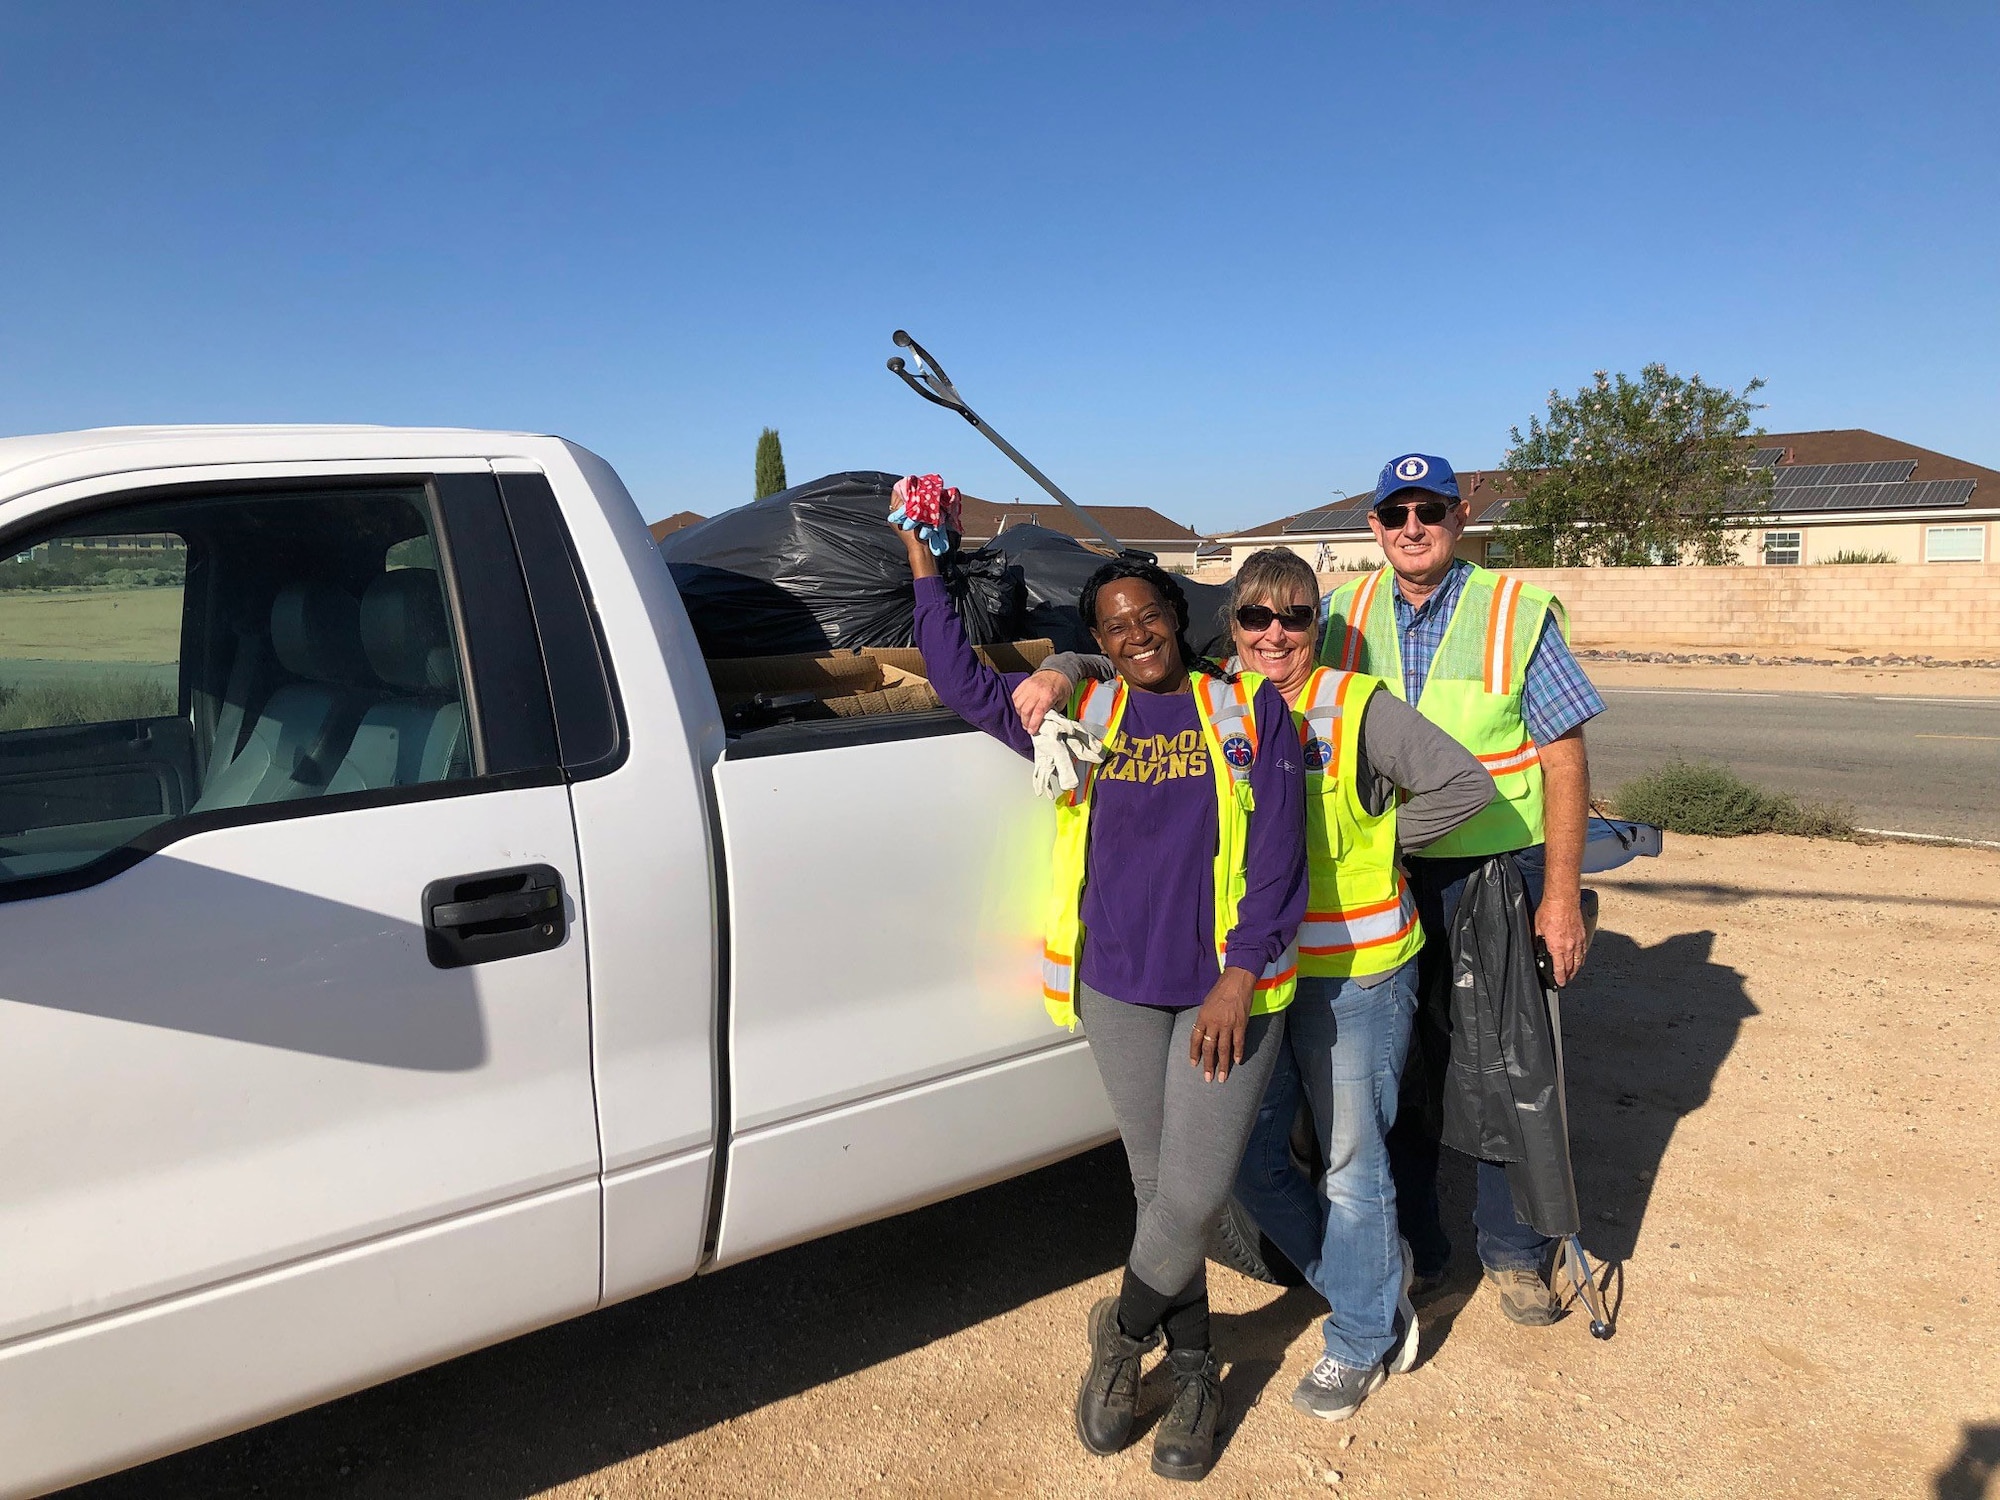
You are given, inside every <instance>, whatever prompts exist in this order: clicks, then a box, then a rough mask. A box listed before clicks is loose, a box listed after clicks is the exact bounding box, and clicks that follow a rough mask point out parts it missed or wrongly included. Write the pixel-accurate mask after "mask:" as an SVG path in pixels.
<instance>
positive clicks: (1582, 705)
mask: <svg viewBox="0 0 2000 1500" xmlns="http://www.w3.org/2000/svg"><path fill="white" fill-rule="evenodd" d="M1471 572H1472V564H1471V563H1469V562H1466V561H1465V560H1464V559H1463V558H1460V559H1458V560H1457V561H1455V562H1453V563H1452V565H1451V571H1450V572H1449V573H1447V574H1446V575H1445V579H1444V582H1443V583H1441V584H1439V585H1438V586H1437V588H1436V590H1435V591H1433V593H1432V594H1431V596H1430V598H1428V599H1426V600H1424V602H1423V604H1422V606H1421V607H1419V608H1412V607H1411V606H1410V604H1409V602H1408V601H1407V600H1406V599H1404V598H1403V592H1402V590H1401V589H1398V588H1394V587H1392V588H1391V589H1390V590H1389V594H1390V597H1391V598H1393V599H1394V600H1395V601H1396V629H1397V631H1398V632H1399V634H1400V636H1401V639H1402V647H1403V697H1404V701H1406V702H1408V703H1415V702H1416V701H1417V700H1418V699H1419V698H1421V697H1423V695H1424V682H1425V680H1426V679H1427V678H1429V676H1430V672H1431V662H1432V660H1433V659H1434V658H1435V657H1436V656H1437V649H1438V647H1439V646H1440V645H1441V644H1442V643H1443V641H1444V632H1445V628H1446V627H1447V626H1448V625H1450V624H1451V617H1452V613H1453V611H1455V610H1456V609H1457V608H1458V596H1459V595H1460V594H1462V593H1463V592H1465V580H1466V578H1467V576H1468V575H1469V574H1470V573H1471ZM1327 597H1328V602H1329V603H1330V602H1331V600H1332V596H1331V595H1328V596H1327ZM1603 712H1604V700H1603V699H1602V698H1600V697H1598V696H1597V689H1596V688H1594V687H1592V686H1591V685H1590V679H1589V678H1588V677H1586V676H1584V675H1583V668H1582V667H1580V666H1578V665H1577V663H1576V658H1575V657H1574V656H1572V655H1570V651H1569V646H1568V644H1567V643H1566V642H1565V641H1564V640H1563V638H1562V631H1560V630H1559V629H1557V628H1556V622H1555V621H1554V620H1545V621H1543V622H1542V633H1541V636H1540V638H1539V639H1538V640H1536V642H1535V650H1534V653H1533V654H1532V655H1531V656H1530V657H1529V658H1528V670H1527V673H1526V675H1525V676H1523V678H1522V679H1521V717H1522V719H1523V720H1524V721H1525V722H1526V723H1527V726H1528V733H1529V734H1530V735H1531V736H1533V737H1534V741H1535V743H1536V744H1538V745H1546V744H1548V743H1549V742H1550V741H1551V740H1556V739H1560V738H1562V736H1564V735H1565V734H1568V733H1569V732H1570V731H1571V730H1572V729H1574V728H1576V727H1577V725H1579V724H1583V723H1586V722H1588V721H1589V720H1591V719H1594V718H1596V717H1597V716H1598V715H1599V714H1601V713H1603Z"/></svg>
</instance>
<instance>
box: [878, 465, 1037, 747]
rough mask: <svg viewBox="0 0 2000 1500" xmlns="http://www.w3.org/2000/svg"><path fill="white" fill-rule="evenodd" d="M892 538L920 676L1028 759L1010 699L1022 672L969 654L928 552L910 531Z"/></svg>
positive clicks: (1027, 738) (1029, 742) (1028, 743)
mask: <svg viewBox="0 0 2000 1500" xmlns="http://www.w3.org/2000/svg"><path fill="white" fill-rule="evenodd" d="M899 487H900V486H899ZM897 534H898V535H899V536H901V537H902V538H903V547H904V550H905V551H907V552H908V553H909V555H910V572H911V574H912V575H913V576H914V577H915V579H916V594H917V601H916V620H915V633H916V642H917V649H918V650H919V651H921V652H923V654H924V674H925V675H926V676H927V677H929V678H930V681H931V686H932V688H934V689H935V690H936V691H937V695H938V701H939V702H941V703H943V704H944V706H945V707H946V708H948V709H950V710H951V711H952V712H953V713H955V714H957V715H958V716H959V717H960V718H961V719H964V720H965V721H966V722H967V723H968V724H971V725H972V726H973V727H974V728H976V729H983V730H985V731H986V732H987V733H988V734H990V735H992V736H993V738H995V739H996V740H999V741H1000V742H1001V743H1002V744H1004V745H1006V746H1007V747H1008V748H1009V749H1010V750H1012V751H1014V753H1015V754H1017V755H1022V756H1026V757H1027V758H1029V759H1031V760H1032V759H1033V758H1034V754H1035V747H1034V738H1033V736H1031V735H1030V734H1029V733H1028V731H1027V730H1025V729H1023V728H1022V727H1021V719H1020V715H1018V714H1016V713H1015V712H1014V704H1013V701H1012V698H1011V694H1012V693H1013V691H1014V688H1015V687H1016V686H1017V685H1018V684H1019V683H1020V682H1021V681H1022V680H1023V678H1024V677H1025V676H1026V675H1027V674H1025V673H1022V672H996V671H994V670H993V668H991V667H989V666H987V665H986V663H985V662H983V661H981V660H980V659H979V657H978V656H977V655H976V654H974V652H973V649H972V643H971V642H970V641H968V640H967V639H966V638H965V623H964V622H963V621H962V620H960V619H959V617H958V611H957V610H955V609H953V608H952V607H951V595H950V594H948V593H946V592H945V587H944V579H943V578H942V577H940V576H939V574H938V566H937V559H936V558H935V557H933V556H932V555H931V549H930V548H929V547H928V546H927V545H926V544H925V543H924V542H923V541H922V540H920V539H919V538H918V536H917V535H916V533H915V532H910V531H902V532H898V533H897Z"/></svg>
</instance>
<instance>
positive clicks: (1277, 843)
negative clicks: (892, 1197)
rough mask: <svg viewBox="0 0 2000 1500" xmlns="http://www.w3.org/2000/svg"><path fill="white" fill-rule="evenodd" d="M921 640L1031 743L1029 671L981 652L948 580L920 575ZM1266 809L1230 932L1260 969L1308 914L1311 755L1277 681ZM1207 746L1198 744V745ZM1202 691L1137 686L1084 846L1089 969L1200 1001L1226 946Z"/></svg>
mask: <svg viewBox="0 0 2000 1500" xmlns="http://www.w3.org/2000/svg"><path fill="white" fill-rule="evenodd" d="M916 640H917V647H918V649H919V650H921V651H922V652H923V654H924V668H925V671H926V672H927V673H928V674H929V675H930V679H931V686H932V687H934V688H935V689H937V695H938V697H939V699H941V700H942V701H943V702H944V704H945V706H946V707H948V708H950V709H952V710H953V711H954V712H956V713H957V714H958V715H959V716H960V717H961V718H963V719H965V720H967V721H968V722H969V723H971V724H973V725H974V726H976V727H977V728H980V729H983V730H985V731H986V732H987V733H988V734H990V735H992V736H993V737H994V738H995V739H998V740H1000V741H1002V742H1004V743H1005V744H1007V745H1008V746H1010V747H1011V748H1012V749H1013V750H1014V751H1015V752H1016V753H1018V754H1020V755H1023V756H1028V757H1030V758H1032V757H1033V755H1034V744H1033V741H1032V739H1031V738H1030V737H1029V735H1028V732H1027V731H1026V730H1025V729H1023V728H1022V727H1021V720H1020V716H1019V715H1018V714H1016V713H1015V712H1014V703H1013V692H1014V689H1015V687H1016V686H1018V685H1019V683H1020V681H1021V676H1022V674H1019V673H1002V672H996V671H994V670H993V669H992V668H991V667H988V666H987V665H986V664H985V663H984V662H982V661H981V660H980V659H979V658H978V657H977V656H976V655H974V654H973V651H972V647H971V646H970V645H969V644H968V643H967V641H966V638H965V628H964V626H963V625H962V624H961V623H960V622H959V618H958V615H957V612H956V611H954V610H953V609H952V607H951V600H950V597H949V596H948V595H947V594H946V593H945V590H944V585H943V583H942V582H941V581H940V580H938V579H935V578H920V579H918V580H917V610H916ZM1255 710H1256V714H1257V759H1256V760H1255V761H1254V762H1253V763H1252V764H1251V767H1250V788H1251V791H1252V793H1253V795H1254V796H1255V799H1256V811H1255V812H1253V813H1252V814H1251V815H1250V836H1249V843H1248V848H1247V849H1246V851H1245V854H1246V861H1247V865H1248V883H1247V886H1246V888H1245V890H1244V893H1243V900H1242V902H1241V903H1240V904H1239V905H1238V907H1237V911H1236V926H1235V928H1234V929H1233V930H1232V931H1231V932H1230V933H1229V934H1228V944H1227V952H1226V960H1225V961H1226V962H1227V963H1228V965H1229V967H1231V968H1240V969H1248V970H1249V971H1250V972H1251V973H1253V974H1260V975H1261V974H1262V973H1263V972H1264V970H1265V968H1266V967H1267V966H1268V965H1269V964H1270V963H1271V961H1272V960H1273V959H1275V958H1277V957H1278V955H1279V954H1281V953H1283V952H1284V951H1285V949H1286V948H1287V947H1289V946H1290V945H1291V941H1292V938H1293V936H1294V935H1295V934H1296V933H1297V932H1298V929H1299V923H1300V922H1301V921H1303V920H1304V918H1305V914H1306V871H1305V765H1304V762H1303V758H1302V756H1301V755H1300V752H1299V739H1298V735H1297V733H1296V732H1294V730H1293V728H1292V719H1291V714H1290V711H1289V710H1287V709H1286V707H1285V701H1284V699H1283V698H1282V697H1281V696H1280V695H1279V693H1278V690H1277V689H1276V688H1274V687H1272V686H1271V685H1270V684H1269V683H1266V684H1265V685H1264V686H1263V687H1262V688H1261V689H1259V690H1258V693H1257V698H1256V702H1255ZM1197 749H1198V752H1199V753H1192V754H1191V753H1190V752H1192V751H1197ZM1208 759H1209V757H1208V754H1207V746H1206V745H1205V744H1203V743H1202V741H1201V721H1200V719H1199V718H1198V717H1197V716H1196V714H1195V706H1194V695H1193V694H1192V693H1145V692H1133V693H1130V694H1128V695H1127V697H1126V700H1125V714H1124V717H1123V719H1122V720H1121V721H1120V723H1119V726H1118V732H1117V733H1116V734H1114V735H1113V736H1112V737H1111V743H1110V744H1109V745H1108V746H1107V747H1106V752H1105V759H1104V764H1103V765H1102V766H1100V767H1099V768H1098V771H1097V783H1096V790H1095V792H1094V794H1093V795H1094V799H1095V800H1094V802H1093V805H1092V808H1091V815H1090V847H1089V851H1088V853H1087V854H1086V855H1085V864H1084V885H1083V909H1082V917H1083V925H1084V930H1085V932H1086V933H1087V934H1088V937H1087V940H1086V941H1085V943H1084V945H1083V957H1082V964H1081V967H1080V968H1079V970H1078V977H1079V978H1080V979H1081V980H1082V981H1083V983H1085V984H1087V985H1089V986H1090V987H1091V988H1092V989H1094V990H1096V991H1097V992H1098V993H1100V994H1104V995H1109V996H1111V997H1112V998H1113V999H1117V1000H1125V1001H1129V1002H1131V1003H1134V1004H1138V1005H1161V1006H1184V1005H1199V1004H1201V1002H1202V1001H1203V1000H1204V999H1205V998H1207V995H1208V992H1209V990H1210V989H1211V988H1212V987H1213V986H1214V984H1215V981H1216V979H1217V978H1218V977H1219V976H1220V973H1221V967H1220V966H1219V965H1218V964H1217V963H1216V960H1215V840H1216V826H1215V816H1216V811H1215V783H1214V773H1213V771H1212V770H1211V769H1210V767H1209V766H1208V764H1207V762H1208Z"/></svg>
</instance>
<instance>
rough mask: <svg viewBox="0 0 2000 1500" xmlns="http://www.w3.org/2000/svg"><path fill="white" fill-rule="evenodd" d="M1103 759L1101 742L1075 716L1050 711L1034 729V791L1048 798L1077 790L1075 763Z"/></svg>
mask: <svg viewBox="0 0 2000 1500" xmlns="http://www.w3.org/2000/svg"><path fill="white" fill-rule="evenodd" d="M1103 759H1104V742H1103V741H1102V740H1100V739H1099V738H1098V737H1097V736H1096V735H1094V734H1092V733H1091V732H1090V731H1089V730H1088V729H1085V728H1084V727H1083V726H1082V725H1081V724H1079V723H1077V722H1076V720H1074V719H1066V718H1064V717H1063V716H1062V715H1061V714H1059V713H1055V712H1053V711H1051V712H1049V713H1047V714H1044V715H1043V716H1042V727H1041V728H1039V729H1037V730H1036V731H1035V794H1036V795H1037V796H1041V797H1047V798H1049V799H1050V800H1051V801H1053V800H1054V799H1055V798H1057V797H1060V796H1061V795H1062V794H1063V793H1064V792H1073V791H1075V790H1076V784H1077V782H1078V780H1079V779H1080V777H1079V775H1078V772H1077V769H1076V768H1077V763H1078V762H1079V761H1082V762H1085V763H1087V764H1089V765H1093V766H1094V765H1097V764H1099V763H1100V762H1102V761H1103Z"/></svg>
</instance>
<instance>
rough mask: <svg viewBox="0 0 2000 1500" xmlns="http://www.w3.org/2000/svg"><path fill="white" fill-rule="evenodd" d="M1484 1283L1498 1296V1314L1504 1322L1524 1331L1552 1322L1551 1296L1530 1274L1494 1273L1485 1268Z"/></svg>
mask: <svg viewBox="0 0 2000 1500" xmlns="http://www.w3.org/2000/svg"><path fill="white" fill-rule="evenodd" d="M1486 1279H1487V1281H1488V1282H1489V1283H1491V1284H1492V1287H1493V1290H1494V1291H1495V1292H1496V1293H1498V1294H1499V1297H1500V1311H1502V1312H1503V1313H1505V1314H1506V1315H1507V1321H1508V1322H1510V1323H1519V1324H1521V1325H1522V1326H1523V1327H1525V1328H1546V1327H1548V1326H1549V1324H1551V1323H1553V1322H1555V1320H1556V1297H1555V1293H1554V1292H1552V1291H1550V1290H1549V1284H1548V1283H1547V1282H1546V1281H1544V1280H1542V1278H1541V1277H1540V1276H1538V1275H1536V1274H1535V1273H1534V1272H1533V1271H1496V1270H1494V1269H1493V1268H1492V1267H1491V1266H1488V1267H1487V1268H1486Z"/></svg>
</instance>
